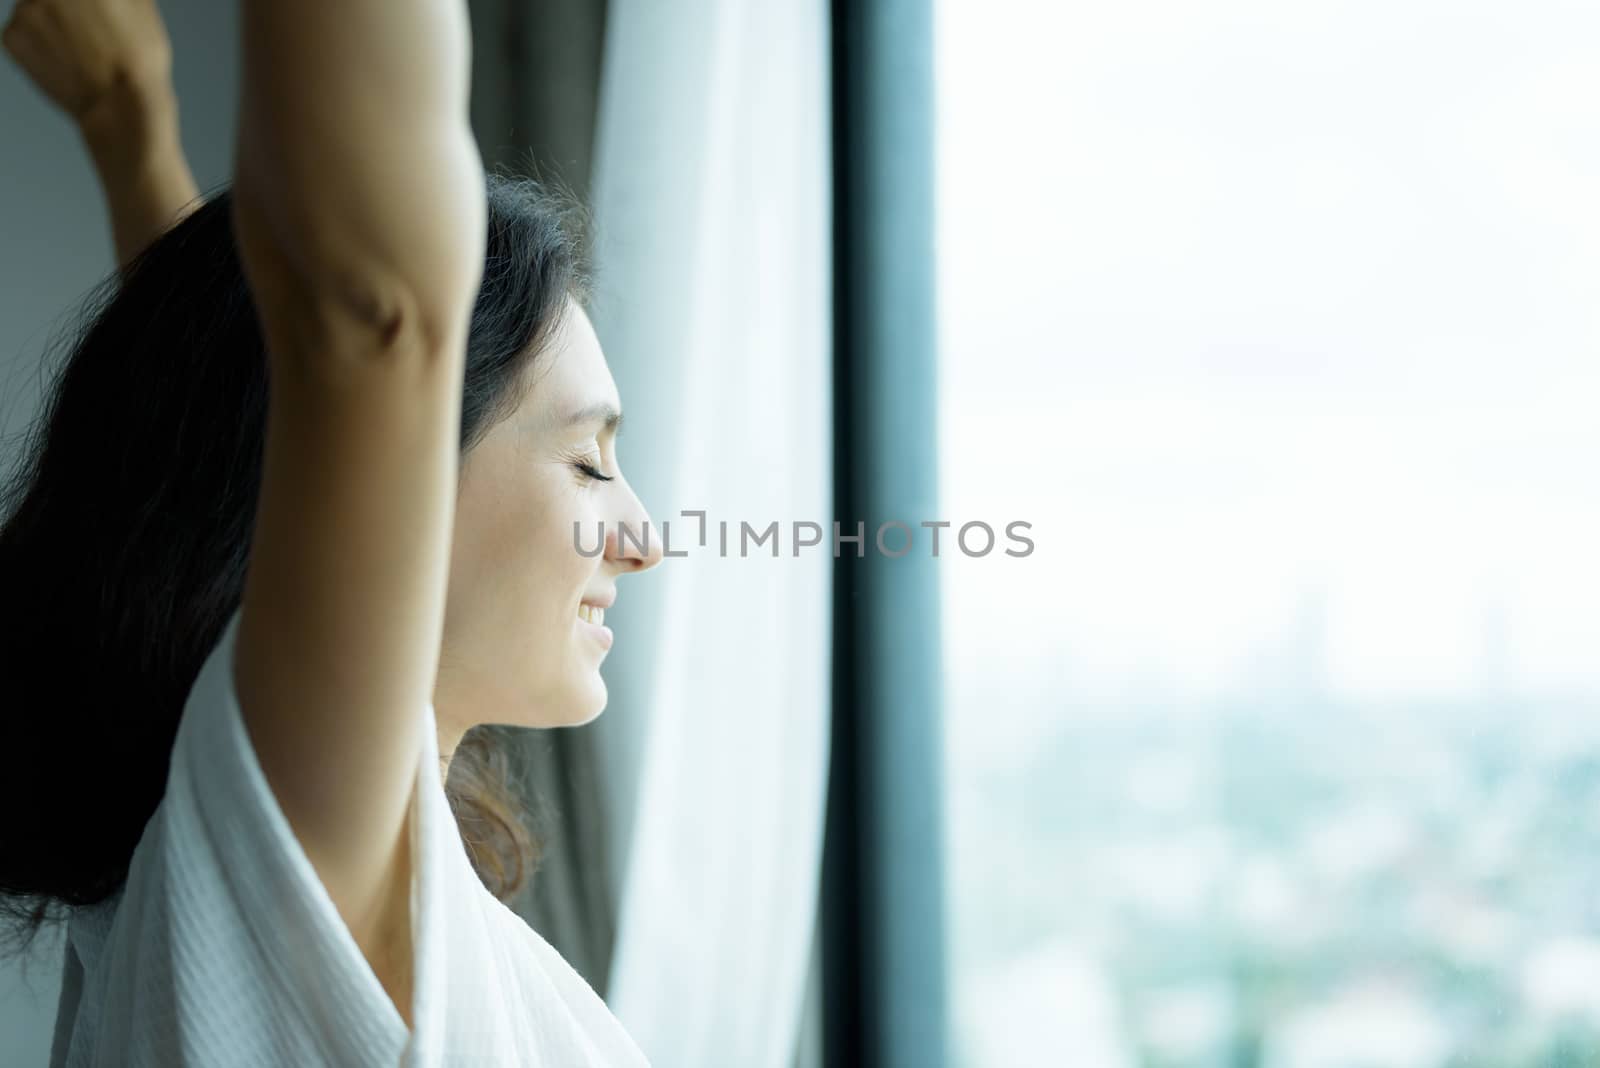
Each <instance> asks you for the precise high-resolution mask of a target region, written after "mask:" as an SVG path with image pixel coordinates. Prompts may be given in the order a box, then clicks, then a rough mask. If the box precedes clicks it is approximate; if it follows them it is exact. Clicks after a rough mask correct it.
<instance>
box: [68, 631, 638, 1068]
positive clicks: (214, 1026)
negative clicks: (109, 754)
mask: <svg viewBox="0 0 1600 1068" xmlns="http://www.w3.org/2000/svg"><path fill="white" fill-rule="evenodd" d="M238 624H239V613H238V611H237V610H236V611H235V612H234V614H233V616H232V618H231V619H230V620H229V622H228V624H227V626H226V628H225V629H224V631H223V633H222V637H221V639H220V641H219V642H218V644H217V646H216V648H215V649H214V650H213V651H212V653H211V654H210V656H209V657H208V658H207V660H206V662H205V664H204V665H203V667H202V668H201V670H200V673H199V676H198V677H197V678H196V680H195V683H194V686H193V688H192V689H191V690H190V693H189V697H188V700H187V701H186V702H185V708H184V712H183V717H182V719H181V721H180V724H179V728H178V735H177V741H176V744H175V746H174V748H173V753H172V765H171V773H170V776H169V779H168V783H167V790H166V794H165V796H164V797H163V798H162V801H161V804H160V806H159V807H158V808H157V809H156V812H155V814H154V816H152V817H151V820H150V823H149V825H148V826H147V827H146V828H145V832H144V836H143V838H141V839H140V841H139V845H138V848H137V850H136V851H135V852H134V855H133V862H132V866H131V869H130V871H129V875H128V880H127V883H126V884H125V886H124V888H123V889H122V890H121V891H119V892H118V893H117V894H116V895H115V896H113V897H112V898H110V899H108V900H107V901H105V902H102V903H101V904H99V905H95V906H92V907H89V908H85V909H80V910H78V912H77V913H76V914H75V915H74V917H73V918H72V920H71V921H70V923H69V929H68V944H67V951H66V966H65V974H64V981H63V984H62V992H61V1004H60V1013H59V1016H58V1018H57V1022H56V1031H55V1043H54V1047H53V1050H52V1054H51V1064H52V1066H53V1068H54V1066H66V1068H79V1066H90V1065H112V1064H115V1065H141V1066H142V1065H160V1066H163V1068H173V1066H179V1065H218V1066H233V1065H239V1066H255V1065H262V1066H266V1065H272V1066H279V1065H286V1064H293V1065H301V1066H306V1065H338V1066H341V1068H344V1066H351V1068H360V1066H366V1065H384V1066H386V1068H392V1066H395V1065H402V1066H405V1068H412V1066H416V1068H421V1066H425V1065H426V1066H432V1065H495V1066H501V1065H555V1066H560V1068H567V1066H572V1065H607V1066H611V1065H638V1064H644V1063H645V1059H644V1056H643V1054H642V1053H641V1052H640V1050H639V1048H638V1046H637V1045H636V1044H635V1043H634V1042H633V1040H632V1039H631V1038H630V1037H629V1036H628V1034H627V1032H626V1031H624V1030H623V1028H622V1026H621V1024H620V1023H618V1022H617V1020H616V1018H615V1017H614V1016H613V1015H612V1014H611V1012H610V1011H609V1010H608V1009H607V1007H606V1005H605V1003H604V1002H603V1001H602V1000H601V999H600V997H599V996H598V995H596V994H595V992H594V991H593V990H592V989H591V988H590V987H589V986H588V984H587V983H585V982H584V980H583V978H582V977H581V976H579V975H578V974H577V972H575V971H573V970H572V968H571V966H569V965H568V964H567V963H566V961H564V960H563V959H562V958H561V956H560V955H559V954H558V953H557V952H556V951H555V949H554V948H553V947H551V946H550V944H549V943H548V942H546V941H545V940H544V938H542V937H541V936H540V935H539V934H538V933H537V932H535V931H534V930H533V929H532V928H530V927H529V926H528V925H527V923H526V922H525V921H524V920H523V919H522V918H521V917H519V916H518V915H517V914H516V913H514V912H512V911H511V910H510V909H509V908H507V907H506V906H505V905H503V904H501V903H500V901H498V900H497V899H496V898H495V897H494V895H493V894H491V893H489V891H488V890H487V889H486V888H485V887H484V886H483V884H482V883H481V882H479V880H478V877H477V875H476V874H475V873H474V871H473V870H472V865H471V861H470V860H469V859H468V857H467V853H466V849H465V847H464V846H463V845H462V843H461V839H460V837H459V834H458V832H457V830H456V825H455V821H454V818H453V817H452V815H451V812H450V808H449V801H448V800H447V798H446V796H445V792H444V784H443V782H442V781H441V779H440V774H439V760H438V738H437V735H436V733H435V726H434V716H435V713H434V709H433V706H432V704H431V703H429V704H428V705H426V706H425V709H424V710H419V715H418V716H417V718H416V721H415V722H416V729H417V730H419V731H421V732H422V744H421V747H420V749H421V756H420V759H419V762H418V765H417V789H416V790H415V791H414V792H413V795H412V805H413V809H412V815H413V816H414V817H415V819H414V821H413V835H414V837H413V856H414V857H415V858H416V862H415V866H414V869H413V878H412V888H411V893H412V906H413V908H412V912H413V938H414V949H415V954H416V959H415V977H414V991H415V1000H414V1002H413V1012H412V1022H413V1027H412V1028H410V1029H408V1028H407V1027H406V1025H405V1022H404V1020H403V1019H402V1018H401V1016H400V1014H399V1012H398V1011H397V1010H396V1009H395V1007H394V1004H393V1002H392V1001H391V1000H390V999H389V996H388V994H387V993H385V992H384V989H383V987H382V986H381V985H380V984H379V982H378V978H377V976H376V975H375V974H374V973H373V971H372V969H371V967H370V966H369V965H368V964H367V962H366V958H365V957H364V956H363V955H362V953H361V950H360V948H359V947H358V946H357V945H356V942H355V939H354V937H353V936H352V935H351V934H350V931H349V928H348V927H346V926H345V924H344V921H343V920H342V919H341V917H340V916H339V913H338V911H337V910H336V909H335V907H334V904H333V900H332V899H331V898H330V897H329V896H328V893H327V890H326V889H325V888H324V886H323V885H322V883H321V881H320V880H319V879H318V877H317V874H316V870H315V869H314V868H313V867H312V866H311V862H310V860H309V858H308V857H307V856H306V854H305V852H304V851H303V850H302V849H301V847H300V844H299V841H298V840H297V839H296V838H295V837H294V834H293V832H292V831H291V830H290V828H289V824H288V821H287V820H286V818H285V817H284V815H283V812H282V810H281V809H280V808H279V807H278V804H277V801H276V799H275V798H274V796H273V794H272V792H271V789H270V788H269V787H268V785H267V781H266V778H265V776H264V775H263V774H262V771H261V767H260V764H259V763H257V761H256V757H255V751H254V749H253V748H252V747H251V744H250V740H249V734H248V733H247V732H246V730H245V726H244V720H243V717H242V716H241V714H240V711H239V704H238V698H237V695H236V693H235V691H234V687H233V671H232V668H233V648H234V638H235V635H236V633H237V630H238ZM108 800H109V802H110V803H112V804H115V803H116V802H115V799H114V798H113V799H108Z"/></svg>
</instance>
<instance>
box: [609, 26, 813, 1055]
mask: <svg viewBox="0 0 1600 1068" xmlns="http://www.w3.org/2000/svg"><path fill="white" fill-rule="evenodd" d="M607 34H608V37H607V42H606V58H605V73H604V79H603V85H602V91H601V103H600V119H599V131H598V138H597V146H596V159H595V171H594V186H593V200H594V209H595V222H596V229H597V249H596V255H597V261H598V268H599V270H598V282H597V292H596V297H595V319H596V325H597V328H598V330H599V333H600V336H601V340H602V342H603V344H604V345H605V348H606V351H607V354H608V357H609V359H610V361H611V365H612V369H613V372H614V373H615V375H616V377H617V381H618V387H619V389H620V390H621V393H622V398H623V407H624V409H625V410H626V411H627V412H628V423H629V426H628V429H627V431H626V432H625V433H624V435H623V436H622V439H621V443H620V447H619V455H620V457H621V461H622V463H623V467H624V470H625V471H626V472H627V473H628V475H629V477H630V479H631V480H632V481H633V483H634V485H635V487H636V488H637V489H638V490H639V492H640V495H641V497H642V498H643V499H644V501H645V503H646V505H647V506H648V507H649V508H650V509H651V511H652V514H653V515H654V516H655V518H656V520H657V524H658V529H657V531H656V533H657V534H659V523H660V521H662V520H666V521H668V522H669V523H670V524H671V547H672V549H673V551H674V552H676V551H680V550H681V551H686V552H687V555H686V556H684V557H682V558H678V559H668V560H666V561H664V563H663V564H662V566H661V568H660V569H659V570H658V571H657V572H655V573H654V574H652V575H650V576H647V577H644V578H641V579H639V580H637V581H635V582H632V583H626V582H625V583H623V586H622V588H621V595H622V596H621V600H620V601H619V606H618V610H617V612H616V613H615V614H616V616H617V619H618V625H617V631H618V642H617V646H616V648H615V649H614V651H613V657H612V664H611V665H610V666H611V669H612V670H611V672H610V673H609V674H608V678H611V679H612V681H613V687H612V711H611V712H608V713H607V715H606V716H605V717H603V719H602V721H601V731H602V737H603V739H604V742H605V749H606V753H607V760H608V765H609V769H610V770H609V774H608V778H609V780H610V782H611V784H612V795H611V803H612V808H613V818H614V820H615V822H616V824H617V825H618V827H619V831H620V833H619V834H618V835H617V836H616V839H617V841H618V843H619V845H618V850H619V855H618V857H617V870H618V871H619V872H621V873H622V889H621V900H620V902H619V924H618V932H617V946H616V954H615V958H614V962H613V968H612V973H611V983H610V990H609V1000H610V1002H611V1004H612V1007H613V1008H614V1009H615V1011H616V1012H617V1013H618V1015H619V1016H620V1017H621V1018H622V1019H623V1021H624V1022H625V1023H626V1025H627V1026H628V1028H629V1030H630V1031H631V1032H632V1033H633V1035H634V1036H635V1037H636V1038H637V1039H638V1041H639V1043H640V1045H641V1046H642V1047H643V1048H644V1050H645V1051H646V1053H647V1054H649V1056H650V1057H651V1059H652V1061H653V1063H656V1064H659V1065H663V1066H673V1065H696V1066H700V1065H723V1064H726V1065H739V1066H741V1068H744V1066H752V1068H759V1066H774V1068H778V1066H785V1068H786V1066H787V1065H788V1064H789V1063H790V1058H791V1056H792V1054H793V1049H794V1042H795V1036H796V1029H797V1025H798V1021H799V1015H800V1010H801V1004H802V995H803V991H804V981H805V973H806V966H807V963H808V959H809V958H808V954H809V949H810V945H811V935H812V928H813V924H814V922H815V911H816V910H815V904H816V890H817V883H818V874H819V867H820V861H821V845H822V821H823V803H824V787H825V780H826V771H827V767H826V765H827V739H828V725H827V711H828V696H829V685H828V661H829V656H828V619H829V609H830V594H829V589H830V586H829V576H830V571H831V564H832V541H831V533H832V525H831V524H832V519H833V517H832V514H831V510H830V495H831V490H830V468H831V464H832V456H831V449H830V444H829V440H830V431H829V428H830V420H831V417H830V412H829V404H830V398H831V367H830V360H831V355H830V338H831V327H830V325H829V316H830V311H829V247H830V238H829V207H828V189H829V179H828V175H829V168H828V137H827V129H828V127H827V113H828V107H827V105H828V81H827V70H828V64H827V6H826V5H825V4H824V3H822V2H821V0H773V2H763V3H760V4H756V3H746V2H737V0H722V2H718V0H679V2H675V3H672V4H660V3H652V2H646V0H613V2H612V4H611V8H610V14H609V19H608V29H607ZM682 510H703V511H704V512H705V513H706V516H705V523H706V538H705V545H703V546H702V545H700V544H698V540H699V539H698V535H699V532H700V531H699V528H698V523H697V521H695V520H692V519H687V518H684V517H681V516H680V515H679V513H680V511H682ZM774 521H776V522H777V524H778V530H777V534H778V556H777V558H776V559H774V558H773V557H772V556H771V552H772V548H771V541H770V540H769V541H768V542H766V543H764V544H763V545H761V546H760V547H754V546H752V547H751V549H750V554H749V555H748V556H741V550H740V546H741V542H740V531H741V523H748V524H749V525H750V527H751V528H752V529H754V530H755V531H757V532H762V531H764V530H765V529H766V528H767V527H768V525H769V524H771V523H773V522H774ZM805 521H810V522H814V523H817V524H819V525H821V527H822V529H823V531H824V535H825V537H824V544H822V545H819V546H814V547H811V548H807V549H802V550H800V551H799V555H798V556H796V555H794V553H795V549H794V544H795V539H794V537H793V531H794V526H793V524H795V523H796V522H805ZM722 523H726V524H727V530H728V542H727V546H728V548H727V552H726V555H724V554H723V552H722V550H721V536H720V524H722ZM623 602H626V604H624V603H623Z"/></svg>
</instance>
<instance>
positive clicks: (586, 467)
mask: <svg viewBox="0 0 1600 1068" xmlns="http://www.w3.org/2000/svg"><path fill="white" fill-rule="evenodd" d="M572 466H573V468H574V469H576V470H577V471H578V473H579V474H581V475H583V477H584V478H589V479H594V480H596V481H599V482H610V481H611V480H612V479H614V478H616V477H617V476H615V475H602V474H601V473H600V471H599V469H598V468H596V467H595V466H594V465H593V464H591V463H589V462H588V461H587V460H574V461H573V462H572Z"/></svg>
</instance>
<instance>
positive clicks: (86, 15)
mask: <svg viewBox="0 0 1600 1068" xmlns="http://www.w3.org/2000/svg"><path fill="white" fill-rule="evenodd" d="M0 43H3V44H4V45H5V49H6V51H7V52H9V53H11V56H12V58H13V59H15V60H16V62H17V65H18V66H19V67H21V68H22V69H23V70H24V71H25V72H26V73H27V75H28V77H29V78H31V79H32V80H33V83H34V84H35V85H37V86H38V87H39V89H40V90H41V91H42V92H43V93H44V94H45V95H46V96H48V97H49V98H50V99H51V100H52V101H54V102H55V103H56V104H57V105H58V106H60V107H61V108H62V110H64V111H65V112H66V113H67V114H68V115H70V116H72V117H73V118H74V119H76V120H78V121H79V122H80V123H81V122H83V121H84V120H85V119H86V118H87V117H89V116H91V115H92V114H93V113H94V112H95V111H96V110H97V109H102V108H103V107H105V106H107V105H108V104H109V103H110V102H112V101H114V100H115V99H116V98H118V97H123V98H126V97H139V96H143V95H145V94H148V93H156V94H160V93H162V92H165V91H167V90H169V89H170V79H171V72H172V43H171V41H170V40H169V39H168V37H167V29H166V26H165V25H163V24H162V21H161V13H160V12H159V11H158V10H157V9H156V4H155V0H17V6H16V9H15V10H14V11H13V12H12V15H11V21H10V22H8V23H7V24H6V27H5V29H4V31H0Z"/></svg>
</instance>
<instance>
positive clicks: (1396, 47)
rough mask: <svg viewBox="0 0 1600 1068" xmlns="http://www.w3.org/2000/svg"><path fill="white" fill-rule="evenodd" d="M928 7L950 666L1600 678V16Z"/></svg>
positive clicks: (1436, 682) (1569, 10) (1555, 685)
mask: <svg viewBox="0 0 1600 1068" xmlns="http://www.w3.org/2000/svg"><path fill="white" fill-rule="evenodd" d="M938 13H939V19H940V22H939V26H938V64H939V76H940V87H939V91H940V97H939V109H940V117H939V124H938V133H939V137H940V144H939V182H940V189H939V196H940V215H939V227H940V229H939V241H940V250H939V251H940V265H941V266H940V270H941V277H940V287H941V292H940V308H941V316H942V320H941V331H942V339H943V346H944V350H943V353H942V361H943V362H942V370H941V391H942V407H941V443H942V455H941V457H940V460H941V463H942V465H943V475H942V478H943V482H942V493H943V498H944V500H943V511H944V513H945V514H944V516H943V518H949V519H954V520H957V521H961V520H965V519H985V520H989V521H990V522H992V523H993V524H994V525H995V526H997V527H999V526H1003V525H1004V523H1005V522H1007V521H1009V520H1011V519H1027V520H1030V521H1032V522H1033V523H1034V531H1033V537H1034V538H1035V540H1036V542H1037V545H1038V548H1037V549H1036V551H1035V554H1034V556H1033V557H1032V558H1030V559H1028V560H1023V561H1011V560H1006V559H1004V558H998V557H991V558H988V559H983V560H971V561H963V560H960V559H952V560H951V562H950V563H949V564H948V565H947V566H946V568H945V570H944V575H945V582H946V586H945V597H946V608H947V612H946V616H945V618H946V621H947V622H946V628H947V647H948V649H949V666H950V671H951V672H952V673H953V676H954V677H956V679H957V681H960V680H962V679H965V680H967V681H968V682H969V683H970V682H971V680H972V679H974V678H981V677H982V672H983V671H994V670H999V669H1005V670H1013V669H1014V670H1023V671H1028V670H1036V669H1037V667H1038V665H1040V664H1042V663H1043V664H1052V663H1054V664H1059V663H1070V664H1071V670H1070V682H1071V684H1072V685H1073V686H1074V687H1080V688H1081V689H1082V690H1083V691H1085V692H1108V693H1111V692H1117V691H1119V690H1120V689H1124V688H1128V687H1130V686H1133V685H1134V681H1132V680H1137V679H1140V678H1148V677H1150V676H1157V677H1159V678H1160V679H1161V680H1162V682H1163V684H1164V685H1165V686H1167V687H1169V688H1175V689H1177V690H1178V691H1180V692H1192V693H1196V694H1202V695H1204V694H1212V693H1217V692H1226V691H1229V690H1236V689H1238V688H1240V687H1241V686H1243V685H1248V684H1249V682H1250V680H1251V679H1253V678H1254V677H1255V673H1258V672H1259V671H1260V670H1261V668H1260V664H1261V662H1262V660H1263V657H1265V658H1266V660H1267V661H1269V662H1270V661H1271V660H1272V659H1273V653H1272V650H1273V649H1274V648H1275V645H1281V644H1282V643H1283V642H1284V640H1285V639H1286V636H1292V632H1293V631H1294V630H1295V628H1296V627H1297V626H1298V625H1299V624H1298V622H1297V621H1299V620H1300V619H1301V618H1302V616H1303V615H1304V612H1305V606H1306V605H1308V604H1315V603H1317V601H1316V598H1317V597H1318V596H1320V597H1322V598H1323V601H1322V603H1325V605H1326V620H1325V626H1326V665H1327V680H1328V685H1329V686H1330V687H1331V688H1333V689H1334V690H1335V691H1337V692H1338V693H1340V694H1343V695H1347V696H1352V697H1374V698H1384V699H1388V698H1395V697H1406V696H1425V697H1432V696H1445V697H1449V696H1458V695H1465V696H1471V695H1474V694H1477V693H1480V692H1482V690H1483V688H1484V687H1485V686H1488V685H1491V684H1497V685H1501V686H1505V687H1508V688H1509V689H1511V690H1512V691H1515V692H1544V691H1550V690H1561V689H1565V690H1571V689H1578V690H1582V691H1587V692H1589V693H1594V694H1600V315H1597V314H1596V312H1597V310H1600V63H1596V62H1595V57H1596V56H1597V55H1600V8H1595V7H1594V6H1593V5H1592V4H1580V3H1551V2H1545V0H1539V2H1533V3H1525V4H1516V5H1509V4H1496V5H1493V6H1492V7H1491V6H1490V5H1484V4H1462V3H1444V2H1434V0H1428V2H1414V0H1413V2H1402V3H1395V2H1393V0H1384V2H1382V3H1379V2H1376V0H1358V2H1340V3H1314V2H1307V0H1297V2H1296V3H1294V4H1282V3H1267V2H1255V0H1213V2H1210V3H1207V4H1204V5H1194V4H1189V3H1178V2H1130V3H1119V4H1087V3H1073V4H1048V3H1037V2H1031V0H984V2H982V3H979V2H977V0H941V2H940V3H939V5H938ZM1317 591H1321V593H1320V594H1319V593H1318V592H1317ZM1496 631H1498V633H1500V634H1501V635H1502V636H1503V641H1502V644H1503V649H1502V654H1501V655H1502V657H1503V662H1501V663H1499V664H1493V663H1491V662H1489V661H1488V659H1487V658H1486V656H1485V650H1486V648H1487V647H1488V645H1489V644H1490V638H1489V635H1491V634H1492V633H1494V632H1496ZM1063 673H1064V674H1065V671H1064V672H1063Z"/></svg>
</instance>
